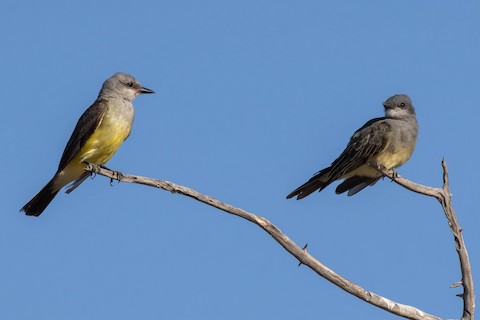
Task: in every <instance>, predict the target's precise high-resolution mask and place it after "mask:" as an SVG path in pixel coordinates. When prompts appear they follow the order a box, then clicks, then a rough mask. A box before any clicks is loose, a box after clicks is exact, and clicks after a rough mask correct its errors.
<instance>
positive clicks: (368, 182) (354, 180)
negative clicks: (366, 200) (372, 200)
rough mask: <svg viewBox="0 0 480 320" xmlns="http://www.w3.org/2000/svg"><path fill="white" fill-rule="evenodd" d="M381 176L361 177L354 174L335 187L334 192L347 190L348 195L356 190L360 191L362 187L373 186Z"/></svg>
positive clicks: (351, 194) (338, 192)
mask: <svg viewBox="0 0 480 320" xmlns="http://www.w3.org/2000/svg"><path fill="white" fill-rule="evenodd" d="M380 178H381V177H378V178H372V177H361V176H355V177H351V178H348V179H345V181H343V182H342V183H340V184H339V185H338V187H337V189H335V193H336V194H340V193H344V192H345V191H347V190H348V196H349V197H350V196H353V195H354V194H356V193H357V192H360V191H362V190H363V189H364V188H366V187H368V186H373V185H374V184H375V183H377V181H378V180H379V179H380Z"/></svg>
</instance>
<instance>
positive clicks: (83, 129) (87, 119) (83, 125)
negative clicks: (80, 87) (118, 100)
mask: <svg viewBox="0 0 480 320" xmlns="http://www.w3.org/2000/svg"><path fill="white" fill-rule="evenodd" d="M107 108H108V102H107V101H106V100H103V99H102V100H96V101H95V102H94V103H93V104H92V105H91V106H90V107H89V108H88V109H87V110H85V112H84V113H83V114H82V116H81V117H80V119H78V122H77V125H76V126H75V129H74V130H73V133H72V135H71V136H70V139H69V140H68V142H67V145H66V147H65V150H64V151H63V155H62V159H61V160H60V164H59V165H58V171H62V170H63V169H65V167H66V166H67V165H68V163H69V162H70V161H71V160H72V159H73V158H74V157H75V156H76V155H77V153H78V152H79V151H80V149H81V148H82V147H83V146H84V145H85V142H86V141H87V140H88V138H90V136H91V135H92V133H93V132H94V131H95V129H97V128H98V126H99V125H100V123H101V122H102V119H103V115H104V114H105V111H106V110H107Z"/></svg>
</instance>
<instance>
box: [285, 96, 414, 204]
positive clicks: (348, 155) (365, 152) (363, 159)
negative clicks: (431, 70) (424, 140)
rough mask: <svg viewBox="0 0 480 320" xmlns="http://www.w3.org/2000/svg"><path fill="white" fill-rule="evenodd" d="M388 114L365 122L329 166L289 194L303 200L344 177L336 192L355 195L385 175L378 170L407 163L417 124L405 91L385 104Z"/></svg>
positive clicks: (411, 150)
mask: <svg viewBox="0 0 480 320" xmlns="http://www.w3.org/2000/svg"><path fill="white" fill-rule="evenodd" d="M383 107H384V109H385V116H384V117H381V118H374V119H372V120H370V121H368V122H367V123H365V124H364V125H363V126H362V127H360V129H358V130H357V131H355V133H354V134H353V135H352V137H351V138H350V141H349V142H348V144H347V147H346V148H345V150H344V151H343V152H342V153H341V154H340V156H339V157H338V158H337V159H336V160H335V161H333V162H332V164H331V165H330V166H329V167H326V168H324V169H322V170H320V171H318V172H317V173H316V174H315V175H314V176H313V177H312V178H311V179H310V180H308V181H307V182H305V183H304V184H302V185H301V186H300V187H298V188H296V189H295V190H293V191H292V192H291V193H290V194H288V195H287V199H290V198H293V197H295V196H296V197H297V200H300V199H303V198H305V197H306V196H308V195H310V194H311V193H313V192H315V191H316V190H319V192H320V191H322V190H323V189H325V188H326V187H327V186H328V185H330V184H331V183H332V182H334V181H336V180H340V179H344V180H343V182H342V183H340V184H339V185H338V186H337V188H336V189H335V193H336V194H341V193H344V192H346V191H348V196H353V195H354V194H356V193H357V192H359V191H361V190H363V189H364V188H365V187H367V186H373V185H374V184H375V183H376V182H377V181H378V180H379V179H380V178H381V177H382V176H383V174H382V173H380V172H379V171H378V169H383V170H387V171H391V170H394V169H396V168H398V167H400V166H401V165H403V164H404V163H405V162H407V161H408V160H409V159H410V157H411V155H412V153H413V150H414V149H415V145H416V143H417V137H418V123H417V118H416V113H415V108H414V107H413V105H412V101H411V99H410V97H409V96H408V95H406V94H396V95H394V96H391V97H390V98H388V99H387V100H386V101H385V102H384V103H383Z"/></svg>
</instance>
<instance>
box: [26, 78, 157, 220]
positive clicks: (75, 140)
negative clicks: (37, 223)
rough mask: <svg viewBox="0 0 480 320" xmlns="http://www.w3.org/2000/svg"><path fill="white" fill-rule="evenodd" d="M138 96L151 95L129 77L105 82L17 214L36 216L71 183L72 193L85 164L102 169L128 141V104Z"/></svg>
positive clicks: (84, 174) (82, 176)
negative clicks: (54, 166) (51, 171)
mask: <svg viewBox="0 0 480 320" xmlns="http://www.w3.org/2000/svg"><path fill="white" fill-rule="evenodd" d="M142 93H154V91H153V90H150V89H147V88H144V87H142V86H141V85H140V83H139V82H138V81H137V80H136V79H135V78H134V77H132V76H131V75H128V74H125V73H121V72H119V73H116V74H114V75H113V76H112V77H110V78H108V79H107V80H105V82H104V83H103V86H102V89H101V90H100V93H99V94H98V98H97V99H96V100H95V102H94V103H93V104H92V105H91V106H90V107H89V108H88V109H87V110H86V111H85V112H84V113H83V114H82V116H81V117H80V119H79V120H78V122H77V125H76V127H75V129H74V130H73V133H72V135H71V137H70V140H68V143H67V146H66V147H65V150H64V151H63V155H62V158H61V160H60V164H59V166H58V170H57V172H56V173H55V175H54V176H53V178H52V179H51V180H50V181H49V182H48V183H47V184H46V185H45V186H44V187H43V189H42V190H40V192H38V193H37V194H36V195H35V196H34V197H33V198H32V199H31V200H30V201H29V202H28V203H27V204H26V205H25V206H23V208H22V209H20V211H24V212H25V213H26V214H27V215H29V216H39V215H40V214H41V213H42V212H43V210H45V208H46V207H47V206H48V205H49V203H50V202H51V201H52V200H53V198H54V197H55V196H56V195H57V193H58V192H59V191H60V189H62V188H63V187H64V186H66V185H67V184H69V183H72V184H71V185H70V187H69V188H68V190H67V193H70V192H72V191H73V190H74V189H75V188H76V187H78V186H79V185H80V184H81V183H82V182H83V181H84V180H85V179H86V178H87V177H88V176H90V172H87V171H85V167H86V163H93V164H96V165H99V166H102V165H104V164H105V163H106V162H107V161H108V160H110V158H111V157H112V156H113V155H114V154H115V152H116V151H117V150H118V148H119V147H120V145H121V144H122V142H123V141H124V140H125V139H127V138H128V136H129V135H130V131H131V130H132V124H133V116H134V109H133V104H132V101H133V100H134V99H135V97H137V96H138V95H140V94H142Z"/></svg>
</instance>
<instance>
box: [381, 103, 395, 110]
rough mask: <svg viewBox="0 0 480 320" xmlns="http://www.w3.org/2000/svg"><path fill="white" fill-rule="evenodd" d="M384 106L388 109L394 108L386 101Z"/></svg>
mask: <svg viewBox="0 0 480 320" xmlns="http://www.w3.org/2000/svg"><path fill="white" fill-rule="evenodd" d="M383 107H384V108H385V110H387V109H393V106H391V105H389V104H388V103H386V102H384V103H383Z"/></svg>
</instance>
